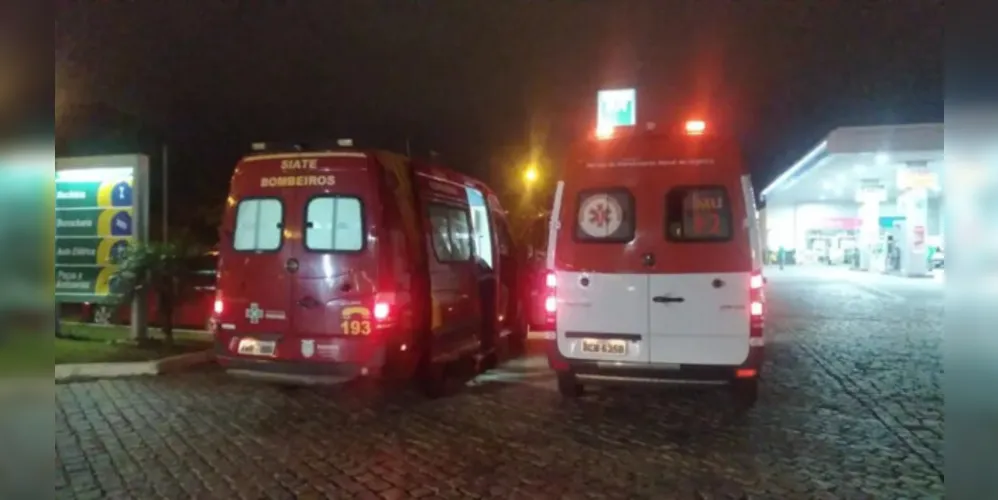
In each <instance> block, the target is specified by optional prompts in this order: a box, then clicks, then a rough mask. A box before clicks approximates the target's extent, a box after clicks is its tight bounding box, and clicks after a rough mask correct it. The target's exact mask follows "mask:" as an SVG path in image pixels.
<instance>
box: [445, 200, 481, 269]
mask: <svg viewBox="0 0 998 500" xmlns="http://www.w3.org/2000/svg"><path fill="white" fill-rule="evenodd" d="M450 241H451V245H452V246H451V257H452V258H453V259H454V260H468V259H470V258H471V224H470V223H469V222H468V212H465V211H464V210H461V209H460V208H452V209H450ZM490 255H491V254H490Z"/></svg>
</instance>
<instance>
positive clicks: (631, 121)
mask: <svg viewBox="0 0 998 500" xmlns="http://www.w3.org/2000/svg"><path fill="white" fill-rule="evenodd" d="M637 106H638V102H637V91H636V90H634V89H614V90H600V91H599V92H597V93H596V128H597V129H598V130H607V129H614V128H617V127H633V126H634V125H635V124H636V123H637V119H638V115H637Z"/></svg>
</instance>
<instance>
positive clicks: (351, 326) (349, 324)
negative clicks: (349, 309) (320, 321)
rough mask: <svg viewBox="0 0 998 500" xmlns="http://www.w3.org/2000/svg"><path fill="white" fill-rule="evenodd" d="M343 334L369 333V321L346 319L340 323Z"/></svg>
mask: <svg viewBox="0 0 998 500" xmlns="http://www.w3.org/2000/svg"><path fill="white" fill-rule="evenodd" d="M340 328H341V329H342V330H343V334H344V335H370V334H371V322H370V321H369V320H366V319H346V320H343V322H342V323H340Z"/></svg>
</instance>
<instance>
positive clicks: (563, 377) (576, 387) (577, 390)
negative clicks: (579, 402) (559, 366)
mask: <svg viewBox="0 0 998 500" xmlns="http://www.w3.org/2000/svg"><path fill="white" fill-rule="evenodd" d="M558 392H560V393H561V395H562V396H564V397H566V398H577V397H579V396H581V395H582V394H583V392H585V391H584V389H583V386H582V384H580V383H579V379H578V378H576V377H575V374H574V373H559V374H558Z"/></svg>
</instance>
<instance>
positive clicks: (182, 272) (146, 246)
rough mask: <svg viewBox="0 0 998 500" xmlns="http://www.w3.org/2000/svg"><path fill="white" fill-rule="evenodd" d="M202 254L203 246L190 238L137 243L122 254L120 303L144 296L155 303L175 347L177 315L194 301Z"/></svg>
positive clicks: (118, 288)
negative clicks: (174, 330)
mask: <svg viewBox="0 0 998 500" xmlns="http://www.w3.org/2000/svg"><path fill="white" fill-rule="evenodd" d="M201 253H202V249H201V248H200V247H199V246H197V245H194V244H192V243H190V242H189V241H188V240H186V239H177V240H173V241H167V242H150V243H133V244H132V245H130V246H129V247H128V248H127V249H126V250H125V251H124V252H123V254H122V255H121V257H120V260H119V263H118V270H117V272H116V273H115V274H114V277H113V278H112V279H113V280H114V281H115V285H114V288H115V290H116V291H118V292H120V293H118V294H117V295H116V298H117V304H119V305H121V304H129V303H132V301H133V299H134V298H135V297H136V296H137V295H140V294H145V297H146V298H147V299H148V300H155V301H156V306H157V307H156V311H157V313H158V316H159V318H158V320H159V325H160V328H161V330H162V332H163V337H164V340H165V342H166V343H167V344H172V343H173V317H174V312H175V311H176V310H177V307H178V306H180V305H181V304H183V303H184V302H185V301H187V300H189V299H190V298H191V293H190V291H191V290H192V288H193V287H192V286H191V283H192V281H193V280H195V279H196V275H197V271H198V269H196V266H195V265H194V262H195V261H196V259H197V257H198V256H199V255H200V254H201ZM134 340H137V341H140V342H142V341H146V340H148V339H145V338H142V339H134Z"/></svg>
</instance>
